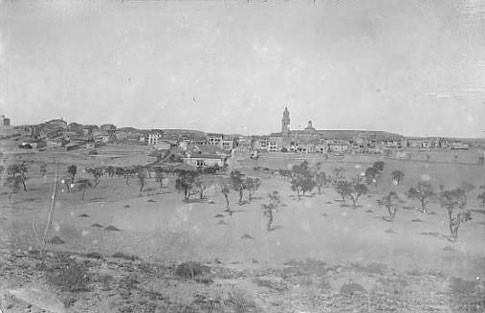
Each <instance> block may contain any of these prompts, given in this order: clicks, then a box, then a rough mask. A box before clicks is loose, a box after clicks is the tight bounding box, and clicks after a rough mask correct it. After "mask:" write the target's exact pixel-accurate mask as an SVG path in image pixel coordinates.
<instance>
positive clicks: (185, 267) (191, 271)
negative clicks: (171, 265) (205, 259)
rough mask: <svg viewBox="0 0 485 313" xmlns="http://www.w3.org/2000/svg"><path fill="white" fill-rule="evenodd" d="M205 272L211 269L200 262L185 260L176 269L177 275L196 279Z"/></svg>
mask: <svg viewBox="0 0 485 313" xmlns="http://www.w3.org/2000/svg"><path fill="white" fill-rule="evenodd" d="M204 273H210V269H209V268H208V267H207V266H204V265H202V264H200V263H199V262H184V263H181V264H179V265H178V266H177V268H176V269H175V275H176V276H179V277H182V278H185V279H194V278H196V277H197V276H201V275H203V274H204Z"/></svg>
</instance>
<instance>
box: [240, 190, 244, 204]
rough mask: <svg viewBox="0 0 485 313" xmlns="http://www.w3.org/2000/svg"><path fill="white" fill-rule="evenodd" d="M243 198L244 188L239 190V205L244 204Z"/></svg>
mask: <svg viewBox="0 0 485 313" xmlns="http://www.w3.org/2000/svg"><path fill="white" fill-rule="evenodd" d="M242 198H243V190H242V188H239V203H242Z"/></svg>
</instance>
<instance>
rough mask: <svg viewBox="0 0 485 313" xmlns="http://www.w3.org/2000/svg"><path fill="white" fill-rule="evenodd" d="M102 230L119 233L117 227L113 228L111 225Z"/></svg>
mask: <svg viewBox="0 0 485 313" xmlns="http://www.w3.org/2000/svg"><path fill="white" fill-rule="evenodd" d="M104 230H107V231H120V229H119V228H118V227H115V226H113V225H109V226H108V227H106V228H105V229H104Z"/></svg>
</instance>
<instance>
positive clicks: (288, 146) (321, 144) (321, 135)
mask: <svg viewBox="0 0 485 313" xmlns="http://www.w3.org/2000/svg"><path fill="white" fill-rule="evenodd" d="M402 139H403V137H402V136H400V135H397V134H392V133H387V132H383V131H366V130H319V129H315V127H314V126H313V123H312V121H308V124H307V127H305V128H304V129H298V130H292V129H291V126H290V111H289V110H288V108H287V107H285V109H284V111H283V117H282V119H281V132H278V133H272V134H270V135H269V136H257V137H253V140H252V143H253V149H255V150H265V151H268V152H280V151H281V152H300V153H329V152H335V153H344V152H373V151H374V150H378V145H380V146H388V145H392V146H393V147H396V148H397V147H400V144H401V142H402Z"/></svg>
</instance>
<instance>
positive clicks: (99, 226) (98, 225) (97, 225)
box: [91, 223, 103, 228]
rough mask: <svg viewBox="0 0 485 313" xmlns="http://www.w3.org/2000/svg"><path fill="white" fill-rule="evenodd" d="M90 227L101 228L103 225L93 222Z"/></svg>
mask: <svg viewBox="0 0 485 313" xmlns="http://www.w3.org/2000/svg"><path fill="white" fill-rule="evenodd" d="M91 227H98V228H103V225H101V224H98V223H94V224H93V225H91Z"/></svg>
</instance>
